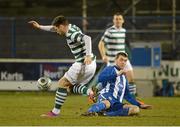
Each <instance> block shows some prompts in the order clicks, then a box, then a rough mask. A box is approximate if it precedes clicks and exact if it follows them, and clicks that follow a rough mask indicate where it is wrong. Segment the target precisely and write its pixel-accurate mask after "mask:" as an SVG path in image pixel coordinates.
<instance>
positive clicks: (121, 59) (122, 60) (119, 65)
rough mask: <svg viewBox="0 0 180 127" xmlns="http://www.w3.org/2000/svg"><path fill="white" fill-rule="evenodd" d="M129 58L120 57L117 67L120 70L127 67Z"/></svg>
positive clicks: (117, 60) (116, 61)
mask: <svg viewBox="0 0 180 127" xmlns="http://www.w3.org/2000/svg"><path fill="white" fill-rule="evenodd" d="M127 60H128V58H127V57H124V56H121V55H120V56H119V57H118V58H117V59H116V60H115V63H116V65H117V66H118V67H119V68H120V69H123V68H124V67H125V65H126V62H127Z"/></svg>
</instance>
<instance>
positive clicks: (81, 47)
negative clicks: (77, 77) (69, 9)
mask: <svg viewBox="0 0 180 127" xmlns="http://www.w3.org/2000/svg"><path fill="white" fill-rule="evenodd" d="M83 36H84V34H83V33H82V31H81V30H80V28H79V27H77V26H76V25H72V24H69V30H68V32H67V33H66V40H67V44H68V46H69V48H70V49H71V52H72V53H73V55H74V57H75V60H76V62H83V61H84V58H85V56H86V48H85V42H84V41H83Z"/></svg>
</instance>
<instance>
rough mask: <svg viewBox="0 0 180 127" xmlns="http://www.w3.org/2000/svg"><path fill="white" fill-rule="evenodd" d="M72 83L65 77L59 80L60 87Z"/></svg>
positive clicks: (66, 86) (67, 86)
mask: <svg viewBox="0 0 180 127" xmlns="http://www.w3.org/2000/svg"><path fill="white" fill-rule="evenodd" d="M70 86H72V85H71V83H70V82H69V81H68V80H67V79H66V78H65V77H62V78H61V79H60V80H59V81H58V87H60V88H66V89H67V88H69V87H70Z"/></svg>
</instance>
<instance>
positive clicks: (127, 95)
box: [124, 81, 141, 106]
mask: <svg viewBox="0 0 180 127" xmlns="http://www.w3.org/2000/svg"><path fill="white" fill-rule="evenodd" d="M124 99H125V100H127V101H128V102H129V103H131V104H133V105H137V106H140V105H141V104H140V103H139V102H138V101H137V100H136V99H135V97H133V96H132V95H131V94H130V92H129V87H128V81H127V83H126V89H125V94H124Z"/></svg>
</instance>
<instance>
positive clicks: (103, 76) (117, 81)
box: [98, 66, 140, 105]
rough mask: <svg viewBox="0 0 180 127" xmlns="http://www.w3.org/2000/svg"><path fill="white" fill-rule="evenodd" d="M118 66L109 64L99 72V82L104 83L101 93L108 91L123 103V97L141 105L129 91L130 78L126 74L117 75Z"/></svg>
mask: <svg viewBox="0 0 180 127" xmlns="http://www.w3.org/2000/svg"><path fill="white" fill-rule="evenodd" d="M117 71H119V68H118V67H117V66H107V67H105V68H104V70H103V71H102V72H101V73H100V74H99V77H98V82H100V83H101V84H102V88H103V89H102V90H101V91H100V94H104V93H108V94H109V95H112V96H113V97H114V98H115V99H117V100H118V101H119V102H120V103H122V101H123V99H126V100H127V101H128V102H130V103H131V104H134V105H140V104H139V102H137V101H136V100H135V99H134V97H132V96H131V94H130V93H129V88H128V80H127V79H126V77H125V75H119V76H118V75H117Z"/></svg>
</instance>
